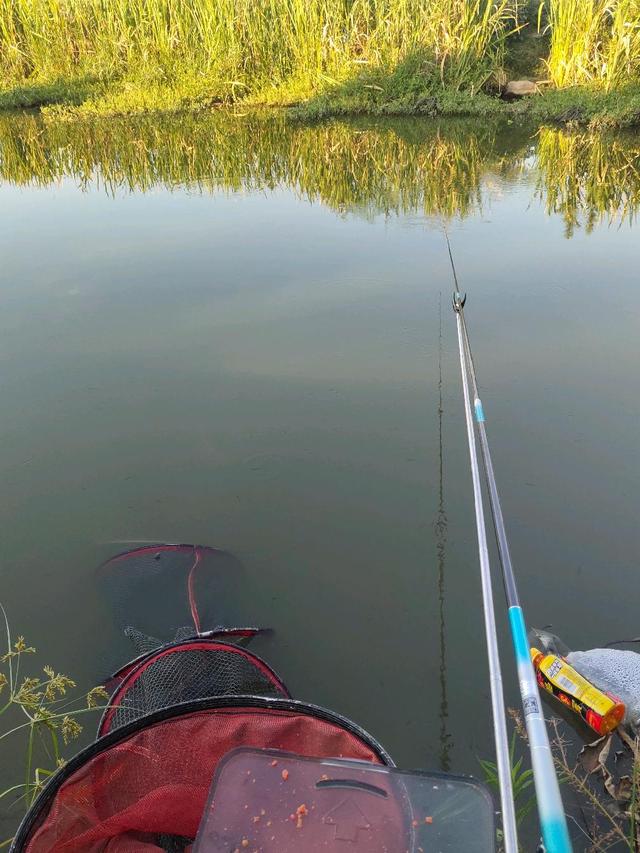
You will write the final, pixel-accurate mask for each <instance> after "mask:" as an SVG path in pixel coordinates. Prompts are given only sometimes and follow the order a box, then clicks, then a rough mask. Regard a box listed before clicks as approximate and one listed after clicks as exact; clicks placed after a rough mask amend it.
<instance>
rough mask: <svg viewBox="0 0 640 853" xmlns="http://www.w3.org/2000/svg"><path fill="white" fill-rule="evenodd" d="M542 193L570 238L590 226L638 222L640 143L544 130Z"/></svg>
mask: <svg viewBox="0 0 640 853" xmlns="http://www.w3.org/2000/svg"><path fill="white" fill-rule="evenodd" d="M537 153H538V169H539V178H538V193H539V195H540V197H541V198H542V199H543V201H544V203H545V204H546V207H547V212H548V213H559V214H561V215H562V216H563V218H564V221H565V223H566V234H567V236H568V237H570V236H571V235H572V234H573V232H574V230H575V228H576V227H577V226H579V225H580V224H581V223H582V222H584V225H585V228H586V230H587V231H588V232H590V231H591V230H592V229H593V227H594V225H596V224H597V223H598V222H600V221H602V220H609V221H610V222H613V221H615V220H618V221H620V222H623V221H626V222H628V223H631V222H633V219H634V217H635V214H636V212H637V210H638V205H639V204H640V140H639V139H638V137H637V135H631V134H620V135H617V136H616V135H613V134H597V133H580V132H572V133H569V132H567V131H561V130H554V129H551V128H542V129H541V130H540V135H539V142H538V151H537Z"/></svg>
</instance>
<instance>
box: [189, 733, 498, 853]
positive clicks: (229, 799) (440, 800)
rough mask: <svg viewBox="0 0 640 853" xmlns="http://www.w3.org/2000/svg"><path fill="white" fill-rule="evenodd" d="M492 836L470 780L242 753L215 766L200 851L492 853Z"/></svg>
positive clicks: (489, 812)
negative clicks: (489, 852)
mask: <svg viewBox="0 0 640 853" xmlns="http://www.w3.org/2000/svg"><path fill="white" fill-rule="evenodd" d="M495 837H496V836H495V827H494V812H493V804H492V801H491V797H490V795H489V793H488V791H487V790H486V789H485V788H484V787H483V786H482V785H480V784H478V783H477V782H475V781H473V780H471V779H468V778H462V777H458V776H449V775H444V774H434V773H421V772H417V771H415V772H414V771H404V770H395V769H391V768H389V767H382V766H378V765H375V764H370V763H368V762H361V761H344V760H340V759H333V758H328V759H321V758H302V757H300V756H297V755H292V754H290V753H285V752H277V751H273V750H251V749H238V750H234V751H233V752H230V753H229V754H228V755H227V756H225V758H224V759H223V760H222V761H221V762H220V763H219V765H218V768H217V770H216V774H215V777H214V779H213V782H212V785H211V791H210V794H209V800H208V803H207V806H206V808H205V812H204V815H203V818H202V822H201V824H200V830H199V832H198V837H197V839H196V842H195V845H194V853H244V851H248V853H258V851H259V853H332V851H342V853H349V851H352V850H354V851H355V850H366V851H367V853H454V851H455V853H460V851H462V850H464V851H465V853H486V851H493V850H495Z"/></svg>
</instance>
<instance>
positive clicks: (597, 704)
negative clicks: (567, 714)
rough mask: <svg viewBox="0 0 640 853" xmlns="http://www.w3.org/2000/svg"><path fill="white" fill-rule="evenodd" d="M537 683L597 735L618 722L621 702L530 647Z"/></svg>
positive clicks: (559, 659) (556, 659)
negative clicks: (580, 718)
mask: <svg viewBox="0 0 640 853" xmlns="http://www.w3.org/2000/svg"><path fill="white" fill-rule="evenodd" d="M531 660H532V661H533V666H534V669H535V671H536V676H537V679H538V684H539V685H540V687H542V688H543V689H544V690H546V691H547V692H548V693H551V694H552V695H553V696H555V697H556V698H557V699H559V700H560V702H562V703H563V705H566V706H567V707H568V708H570V709H571V710H572V711H574V713H576V714H578V715H579V716H580V717H582V719H583V720H584V721H585V723H586V724H587V725H588V726H590V727H591V728H592V729H593V730H594V731H595V732H597V733H598V734H599V735H606V734H609V732H611V731H613V730H614V729H615V727H616V726H617V725H618V724H619V723H620V722H621V721H622V719H623V717H624V712H625V706H624V702H622V701H621V700H620V699H619V698H618V697H617V696H614V695H613V694H611V693H604V692H603V691H602V690H598V688H597V687H594V686H593V684H591V682H589V681H587V679H586V678H583V676H582V675H580V673H579V672H577V671H576V670H575V669H574V668H573V667H572V666H570V665H569V664H568V663H567V662H566V661H565V660H564V659H563V658H562V657H560V656H559V655H556V654H553V653H551V652H541V651H540V650H539V649H536V648H531Z"/></svg>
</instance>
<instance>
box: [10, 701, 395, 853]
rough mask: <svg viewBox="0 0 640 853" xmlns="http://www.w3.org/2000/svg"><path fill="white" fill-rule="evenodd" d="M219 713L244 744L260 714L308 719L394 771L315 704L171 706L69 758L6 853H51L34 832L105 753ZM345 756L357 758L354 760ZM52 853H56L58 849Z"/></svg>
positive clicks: (360, 732) (364, 735) (352, 727)
mask: <svg viewBox="0 0 640 853" xmlns="http://www.w3.org/2000/svg"><path fill="white" fill-rule="evenodd" d="M220 713H223V714H225V715H229V714H230V715H231V716H232V718H233V717H235V716H238V717H239V718H240V719H239V728H238V734H239V737H241V738H242V740H243V741H245V735H246V732H247V724H248V723H249V722H250V720H251V718H252V716H255V715H260V717H261V722H263V721H265V720H269V719H271V720H272V721H274V722H275V723H277V724H278V725H280V724H281V723H282V718H283V717H284V718H286V719H285V721H286V723H287V724H288V723H289V722H291V723H292V724H295V722H296V721H299V720H303V721H304V720H306V722H307V725H309V726H311V727H313V726H314V725H316V723H317V724H319V725H324V726H325V727H330V728H331V729H332V730H334V731H335V732H336V733H337V734H338V735H340V732H342V736H344V738H348V739H350V742H353V744H354V748H355V747H358V745H359V747H358V750H356V751H360V752H361V754H362V755H367V756H368V757H366V758H364V759H363V758H360V760H365V761H367V760H368V761H373V762H374V763H377V764H384V765H387V766H389V767H394V766H395V765H394V763H393V761H392V759H391V757H390V756H389V754H388V753H387V752H386V750H385V749H384V748H383V747H382V745H381V744H380V743H379V742H378V741H377V740H376V739H375V738H374V737H373V736H372V735H370V734H369V733H368V732H367V731H366V730H365V729H363V728H361V727H360V726H359V725H357V724H356V723H354V722H353V721H351V720H349V719H348V718H346V717H343V716H342V715H340V714H337V713H335V712H334V711H330V710H328V709H326V708H322V707H320V706H317V705H311V704H308V703H305V702H300V701H296V700H293V699H278V698H263V697H257V696H222V697H215V698H210V699H201V700H198V701H195V702H188V703H183V704H180V705H174V706H171V707H169V708H163V709H161V710H159V711H156V712H155V713H153V714H149V715H147V716H145V717H140V718H139V719H138V720H135V721H133V722H132V723H129V724H128V725H126V726H122V727H121V728H118V729H115V730H113V731H111V732H109V733H108V734H106V735H105V736H104V737H102V738H99V739H98V740H96V741H94V742H93V743H92V744H91V745H90V746H88V747H86V748H85V749H84V750H82V751H81V752H80V753H78V754H77V755H76V756H75V757H73V758H72V759H71V760H70V761H69V762H68V763H67V764H66V765H65V766H64V767H62V768H61V769H60V770H58V771H57V773H55V774H54V775H53V776H52V777H51V778H50V779H49V781H48V782H47V783H46V785H45V787H44V789H43V790H42V791H41V792H40V794H39V795H38V797H37V798H36V800H35V802H34V803H33V805H32V806H31V808H30V809H29V811H28V812H27V814H26V815H25V817H24V819H23V820H22V822H21V824H20V826H19V828H18V831H17V833H16V835H15V837H14V839H13V842H12V844H11V847H10V848H9V851H10V853H32V851H37V853H40V851H43V850H45V849H51V848H42V847H38V846H35V845H32V843H31V842H32V841H34V839H35V837H36V835H37V833H38V832H39V831H40V830H41V829H42V827H43V826H45V824H46V821H47V817H48V815H49V814H50V813H51V811H52V809H53V807H54V804H55V802H56V797H57V796H58V795H60V794H61V791H62V790H63V789H64V786H65V783H69V785H71V786H73V783H74V781H75V780H76V779H77V778H78V776H79V775H82V773H83V772H85V773H86V772H87V768H89V767H90V765H91V762H93V761H94V760H97V759H100V758H101V757H102V758H104V757H105V756H109V753H112V754H115V753H117V752H118V751H122V750H123V749H125V748H126V747H127V743H128V742H130V741H134V742H135V739H136V736H138V735H140V736H145V737H146V736H147V735H148V734H149V732H151V733H153V731H154V729H155V728H156V727H159V726H165V725H167V724H169V726H171V725H175V724H176V723H180V722H181V721H185V720H187V721H188V720H189V717H190V715H195V716H197V715H199V714H201V715H204V716H205V718H206V717H207V716H208V715H209V714H212V715H214V717H215V715H216V714H218V715H219V714H220ZM214 722H216V723H217V719H214ZM264 740H265V743H264V746H265V747H266V748H271V747H273V746H274V744H273V743H269V742H268V740H269V739H268V737H265V738H264ZM333 743H334V742H333V741H332V744H333ZM241 745H250V746H253V747H256V748H261V744H260V743H259V742H256V738H255V737H254V738H253V742H252V743H248V744H247V743H246V742H238V744H237V746H241ZM300 746H301V747H302V748H301V749H298V750H297V751H298V752H300V753H301V754H320V757H322V755H323V754H324V755H325V756H326V757H330V756H331V755H333V752H328V751H323V750H320V749H318V748H316V747H314V750H313V752H309V751H306V752H305V749H304V744H300ZM231 748H235V747H231ZM283 748H286V745H283ZM332 749H333V747H332ZM134 751H135V743H134ZM228 752H229V750H227V752H226V753H224V754H227V753H228ZM222 757H223V755H220V756H219V757H218V760H220V758H222ZM347 757H358V756H356V755H352V756H347ZM216 766H217V763H216V764H215V765H213V767H212V768H211V775H213V772H214V771H215V767H216ZM207 793H208V786H207V789H206V790H205V793H204V796H203V801H202V812H203V811H204V807H205V804H206V795H207ZM202 812H201V814H202ZM200 816H201V815H200ZM196 829H197V827H196ZM194 837H195V833H194ZM53 849H54V850H55V849H57V848H53ZM60 849H65V850H71V849H73V850H77V851H80V850H82V849H83V848H82V847H73V848H72V847H69V846H68V845H67V846H66V847H61V848H60ZM101 849H102V848H101ZM109 849H114V850H115V849H124V847H122V848H118V847H114V848H111V847H110V848H109ZM132 849H134V848H132ZM151 849H162V848H151Z"/></svg>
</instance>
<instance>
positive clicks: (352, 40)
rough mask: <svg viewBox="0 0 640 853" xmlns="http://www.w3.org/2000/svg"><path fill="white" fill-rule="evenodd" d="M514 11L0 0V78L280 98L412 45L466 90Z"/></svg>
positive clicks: (462, 2)
mask: <svg viewBox="0 0 640 853" xmlns="http://www.w3.org/2000/svg"><path fill="white" fill-rule="evenodd" d="M515 8H516V6H515V0H193V2H190V3H182V2H178V0H108V2H106V0H0V78H4V83H5V86H8V85H15V84H19V83H25V82H26V83H28V84H29V85H33V84H42V83H48V84H52V83H55V81H59V80H67V81H68V80H81V81H82V80H86V79H87V78H90V80H92V81H94V83H96V84H97V85H98V89H99V84H100V83H101V82H103V83H104V82H105V81H109V82H111V83H117V84H121V85H120V87H119V88H118V86H116V88H115V89H113V88H112V90H111V92H110V95H109V97H112V98H113V97H115V98H121V99H124V100H126V98H127V96H128V92H127V90H128V89H129V90H130V89H131V88H132V87H133V88H134V89H135V90H136V98H138V99H140V98H144V97H145V96H146V97H148V98H149V101H150V102H151V101H153V100H154V97H155V96H154V88H158V87H161V88H163V89H164V90H165V91H169V92H171V93H172V94H171V97H173V98H178V99H180V98H187V99H191V100H192V101H207V100H209V101H211V100H216V99H223V100H238V99H242V98H246V97H247V96H250V97H251V98H253V99H257V100H259V101H263V102H264V101H273V100H278V101H283V100H284V101H286V100H290V99H294V98H296V99H298V98H300V97H304V96H306V95H309V94H312V93H313V92H316V91H318V90H321V89H324V88H326V87H327V86H331V85H334V84H335V83H336V82H339V81H342V80H344V79H347V78H349V77H352V76H354V75H357V74H359V73H360V72H361V71H362V70H363V69H367V68H371V67H376V66H383V67H394V66H395V65H396V64H397V63H398V62H400V61H402V60H403V59H404V58H405V57H407V56H408V55H411V54H413V53H415V52H420V53H421V54H424V55H425V57H426V58H427V61H426V63H425V66H424V74H425V76H427V77H428V78H432V79H433V80H434V81H435V82H438V83H446V84H447V85H448V86H450V87H453V88H466V89H472V90H477V89H478V88H479V87H481V86H482V85H483V83H484V82H486V81H487V79H488V78H489V77H490V76H491V75H492V74H494V73H496V72H497V71H498V70H499V68H500V66H501V63H502V58H503V50H504V42H505V39H506V38H507V37H508V35H509V33H510V32H512V31H513V29H514V27H515V20H516V16H515ZM102 94H104V92H103V93H102ZM129 94H130V92H129ZM156 95H157V93H156ZM138 106H141V104H138Z"/></svg>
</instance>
